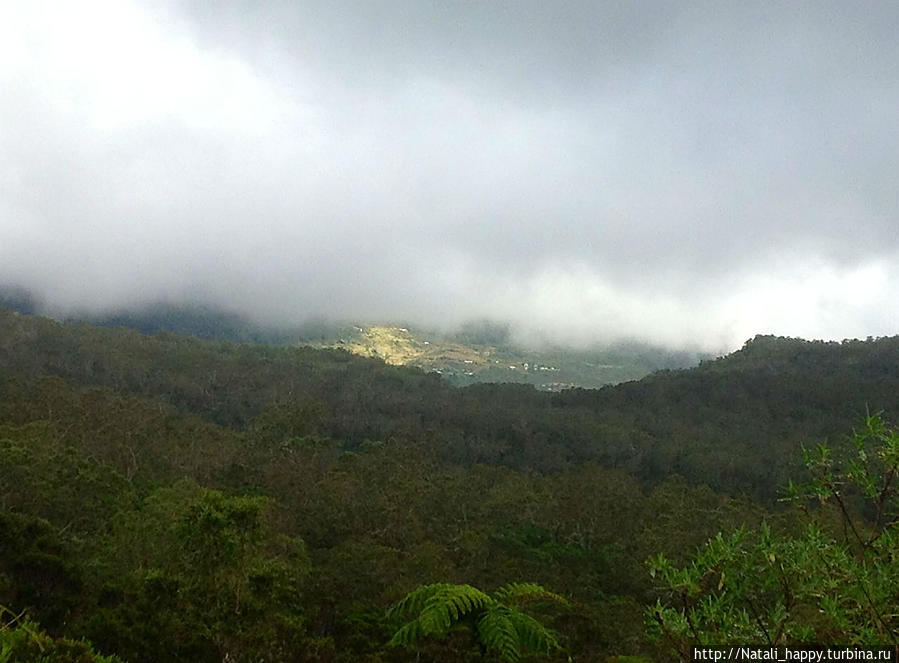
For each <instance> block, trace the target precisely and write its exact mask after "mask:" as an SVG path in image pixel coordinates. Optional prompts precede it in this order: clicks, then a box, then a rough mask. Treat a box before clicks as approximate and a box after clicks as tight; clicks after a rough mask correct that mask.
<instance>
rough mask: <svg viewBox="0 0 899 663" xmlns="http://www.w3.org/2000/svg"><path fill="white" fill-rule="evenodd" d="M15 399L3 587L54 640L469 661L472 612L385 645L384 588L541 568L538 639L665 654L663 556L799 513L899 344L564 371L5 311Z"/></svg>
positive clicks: (124, 650) (877, 393) (1, 329)
mask: <svg viewBox="0 0 899 663" xmlns="http://www.w3.org/2000/svg"><path fill="white" fill-rule="evenodd" d="M0 396H2V398H0V507H2V510H0V540H2V541H3V542H4V545H2V546H0V605H3V606H4V607H5V608H6V609H8V610H10V611H11V612H12V614H16V615H18V614H20V613H22V612H23V611H24V612H25V614H27V616H28V617H29V618H30V619H33V620H34V621H35V622H36V623H37V624H39V625H40V628H41V629H43V630H44V631H46V632H47V633H48V634H49V635H50V636H53V637H64V638H68V639H73V640H74V639H79V638H87V639H89V640H90V642H91V643H92V647H93V649H94V650H96V651H97V652H100V653H102V654H104V655H116V656H118V657H120V658H121V659H122V660H124V661H131V662H135V663H136V662H138V661H158V660H170V661H222V660H234V661H262V660H265V661H295V660H299V661H383V660H396V661H403V660H409V661H412V660H440V661H467V660H477V659H478V657H479V656H480V655H481V651H480V650H479V649H478V648H477V647H475V646H472V644H471V642H470V641H469V640H467V639H466V637H464V636H462V635H459V636H458V637H453V638H451V639H450V641H449V642H448V643H441V642H438V641H431V640H425V641H422V643H421V644H420V645H419V647H420V649H419V650H418V651H417V652H416V651H415V650H414V649H406V648H402V647H399V648H398V647H391V646H388V642H389V641H390V639H391V635H392V633H393V632H394V631H395V629H396V628H397V626H398V625H397V624H395V623H393V622H391V621H390V620H389V619H388V617H386V616H385V610H386V609H387V608H388V607H389V606H390V605H391V604H392V603H394V602H395V601H397V600H398V599H400V598H401V597H402V596H403V595H405V594H406V593H407V592H409V591H411V590H413V589H414V588H416V587H418V586H420V585H424V584H427V583H435V582H452V583H470V584H472V585H474V586H477V587H484V588H487V589H492V588H496V587H499V586H501V585H504V584H506V583H510V582H517V581H522V580H526V581H533V582H536V583H540V585H542V586H543V587H546V588H548V589H550V590H551V591H552V592H554V593H556V594H559V595H562V596H565V597H566V599H567V600H568V602H569V603H568V604H567V605H565V606H559V605H556V606H550V607H547V612H545V613H544V614H543V615H542V617H541V618H542V619H543V620H544V621H545V622H546V623H549V624H552V625H553V627H554V628H555V629H556V630H557V631H558V632H559V634H560V642H561V643H562V645H563V650H561V651H559V652H556V653H553V654H551V656H554V657H556V659H555V660H560V661H564V660H567V656H569V655H571V656H572V657H573V659H574V660H578V661H589V660H596V661H603V660H606V659H607V657H609V656H614V655H625V654H626V655H646V656H651V657H660V656H664V655H666V654H665V652H666V651H667V650H665V649H664V648H661V649H657V647H661V645H657V644H654V643H653V642H651V641H650V640H648V639H647V637H646V629H645V620H644V611H645V606H646V605H649V604H652V603H654V601H655V600H656V598H657V597H658V596H659V591H660V588H659V587H658V586H657V585H656V584H655V582H656V581H654V580H653V579H652V578H651V577H650V574H649V572H648V568H647V566H646V560H647V559H648V558H649V557H650V556H652V555H656V554H658V553H664V554H665V555H666V556H667V557H668V558H669V559H671V560H673V561H674V562H675V563H678V562H685V561H686V560H688V559H689V558H690V557H691V556H692V555H693V553H694V552H695V550H696V549H697V546H699V545H700V544H702V543H703V542H705V541H706V540H707V539H708V538H709V537H711V536H713V535H714V534H715V533H716V532H718V531H720V530H722V529H723V530H729V529H733V528H736V527H738V526H740V525H744V524H745V525H748V526H755V525H757V524H759V523H760V522H761V521H762V520H763V519H764V520H767V521H768V522H769V523H772V524H773V525H774V527H775V530H776V531H782V532H790V531H793V530H794V528H795V523H796V522H797V519H799V518H800V514H798V513H797V512H794V511H793V510H789V509H786V508H784V507H778V506H777V504H776V501H775V499H776V497H777V495H778V489H779V488H780V487H782V486H783V485H784V484H786V482H787V479H788V478H789V477H797V476H800V475H801V474H802V463H801V460H802V457H801V453H800V445H801V444H802V443H805V444H815V443H817V442H820V441H823V440H825V439H829V440H830V441H831V443H833V445H834V446H835V447H836V448H837V449H840V448H844V447H847V446H850V445H849V444H848V441H847V440H848V438H846V437H845V436H846V434H847V433H848V432H849V431H850V430H851V429H852V428H853V426H854V425H855V424H857V422H858V421H859V418H860V417H861V416H862V415H864V413H865V412H866V410H870V411H872V412H873V411H877V410H885V411H886V412H887V413H888V414H889V413H895V412H899V339H897V338H889V339H878V340H871V341H867V342H846V343H842V344H838V343H809V342H805V341H799V340H793V339H775V338H767V337H760V338H756V339H754V340H753V341H751V342H749V343H747V345H746V346H745V347H744V348H743V349H742V350H741V351H739V352H737V353H734V354H733V355H730V356H728V357H725V358H722V359H719V360H716V361H712V362H707V363H704V364H703V365H701V366H699V367H698V368H696V369H692V370H684V371H673V372H662V373H656V374H654V375H652V376H650V377H648V378H645V379H644V380H641V381H639V382H632V383H627V384H622V385H618V386H615V387H607V388H604V389H601V390H597V391H591V390H570V391H565V392H562V393H558V394H549V393H543V392H538V391H536V390H534V389H533V388H531V387H527V386H523V385H475V386H472V387H467V388H463V389H458V388H455V387H452V386H450V385H448V384H447V383H445V382H444V381H442V380H441V379H440V378H439V376H436V375H433V374H425V373H422V372H421V371H419V370H417V369H413V368H406V367H397V366H388V365H386V364H384V363H382V362H381V361H379V360H376V359H363V358H359V357H354V356H352V355H350V354H348V353H346V352H343V351H338V350H314V349H310V348H291V347H278V346H268V345H252V344H237V343H231V342H222V341H202V340H199V339H196V338H191V337H188V336H177V335H172V334H159V335H156V336H146V335H142V334H140V333H138V332H131V331H127V330H123V329H102V328H97V327H92V326H90V325H87V324H80V323H78V324H76V323H67V324H63V323H59V322H55V321H52V320H49V319H46V318H39V317H33V316H27V315H21V314H17V313H13V312H11V311H7V310H2V309H0ZM22 619H24V617H23V618H22ZM8 622H9V620H7V623H8ZM98 660H99V659H98Z"/></svg>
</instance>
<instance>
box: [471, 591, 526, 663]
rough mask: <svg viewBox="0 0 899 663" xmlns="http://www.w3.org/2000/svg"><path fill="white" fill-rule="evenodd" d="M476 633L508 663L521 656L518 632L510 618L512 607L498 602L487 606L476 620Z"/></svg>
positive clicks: (514, 661)
mask: <svg viewBox="0 0 899 663" xmlns="http://www.w3.org/2000/svg"><path fill="white" fill-rule="evenodd" d="M478 635H479V636H480V638H481V642H483V643H484V645H485V646H486V647H487V649H492V650H494V651H495V652H496V653H497V654H499V657H500V658H501V659H502V660H504V661H508V663H517V661H518V659H520V658H521V650H520V646H519V640H518V633H517V631H516V630H515V624H514V622H513V620H512V609H511V608H509V607H508V606H505V605H502V604H500V603H494V604H492V605H490V606H488V607H487V608H486V609H485V611H484V616H483V617H481V620H480V621H479V622H478Z"/></svg>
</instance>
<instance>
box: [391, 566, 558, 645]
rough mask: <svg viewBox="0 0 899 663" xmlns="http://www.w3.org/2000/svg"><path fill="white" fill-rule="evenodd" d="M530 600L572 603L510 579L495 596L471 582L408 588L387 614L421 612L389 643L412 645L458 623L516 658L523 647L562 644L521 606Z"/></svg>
mask: <svg viewBox="0 0 899 663" xmlns="http://www.w3.org/2000/svg"><path fill="white" fill-rule="evenodd" d="M528 603H555V604H559V605H567V604H568V602H567V601H566V600H565V599H564V598H562V597H561V596H559V595H558V594H554V593H552V592H549V591H547V590H546V589H544V588H543V587H541V586H540V585H537V584H534V583H512V584H509V585H505V586H503V587H500V588H499V589H497V590H496V591H495V592H494V593H493V596H490V595H488V594H485V593H484V592H482V591H481V590H479V589H477V588H475V587H472V586H471V585H454V584H449V583H436V584H432V585H425V586H423V587H419V588H418V589H416V590H414V591H412V592H410V593H409V594H407V595H406V597H405V598H403V599H402V600H401V601H399V602H398V603H397V604H395V605H394V606H393V607H392V608H390V610H388V612H387V617H388V619H391V620H401V619H406V618H408V617H410V616H412V615H415V614H416V613H417V616H416V617H415V618H414V619H412V620H411V621H409V622H407V623H406V624H405V625H403V626H402V627H401V628H400V629H399V630H397V631H396V633H394V635H393V638H392V639H391V640H390V644H393V645H411V644H413V643H415V642H417V641H418V640H420V639H422V638H424V637H426V636H446V635H447V634H448V633H449V632H450V630H451V629H452V628H454V627H456V626H464V627H467V628H468V629H470V630H471V631H472V634H473V635H475V636H476V638H477V641H478V642H479V644H480V645H481V648H482V650H483V651H493V652H496V653H497V655H498V656H499V657H500V658H501V659H502V660H504V661H512V662H514V661H518V660H519V659H520V658H521V650H522V648H525V649H528V650H530V651H531V652H533V653H535V654H548V653H550V652H551V651H553V650H555V649H559V648H560V645H559V641H558V638H557V636H556V634H555V632H554V631H552V630H550V629H548V628H546V627H545V626H543V624H541V623H540V622H539V621H537V620H536V619H535V618H533V617H532V616H530V615H528V614H526V613H525V612H523V611H522V610H521V608H522V606H524V605H525V604H528Z"/></svg>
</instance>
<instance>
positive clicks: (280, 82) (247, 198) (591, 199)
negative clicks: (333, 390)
mask: <svg viewBox="0 0 899 663" xmlns="http://www.w3.org/2000/svg"><path fill="white" fill-rule="evenodd" d="M897 34H899V3H895V2H889V1H886V2H885V1H881V0H879V1H877V2H865V1H864V0H858V1H854V2H845V1H843V0H835V1H833V2H823V1H821V2H814V1H808V2H802V1H798V0H797V1H795V2H792V1H791V2H765V1H759V2H745V0H738V1H730V0H709V1H696V2H685V1H682V0H678V1H671V2H662V1H659V0H632V1H629V2H625V1H615V0H607V1H603V2H601V1H599V0H593V1H589V2H579V1H573V0H571V1H565V0H558V1H554V2H545V0H540V1H536V0H535V1H531V0H521V1H519V2H505V1H501V0H477V1H475V0H470V1H461V0H443V1H441V2H436V1H429V0H409V1H407V2H399V1H393V0H383V1H380V2H372V1H371V0H360V1H349V0H345V1H344V0H321V1H318V0H316V1H303V0H252V1H251V0H217V1H216V2H207V1H205V0H197V1H195V2H193V1H189V0H152V1H145V2H140V1H133V0H83V1H82V2H79V3H71V2H67V1H60V2H51V1H43V0H31V1H29V2H18V1H17V0H0V90H2V93H0V284H10V285H18V286H24V287H27V288H30V289H32V290H33V291H34V292H35V293H36V294H38V295H39V297H41V298H42V299H43V300H44V301H45V302H47V304H48V305H49V306H51V307H55V308H56V309H57V310H86V311H94V312H96V311H101V310H106V309H111V308H117V307H122V306H135V305H139V304H142V303H149V302H155V301H171V302H190V301H202V302H204V303H207V304H213V305H216V306H221V307H224V308H227V309H229V310H233V311H238V312H243V313H246V314H249V315H252V316H254V317H256V318H257V319H259V320H261V321H269V322H275V323H278V324H285V323H296V322H301V321H303V320H305V319H309V318H320V317H331V318H335V319H340V320H352V321H357V322H366V321H380V322H385V321H402V322H405V323H416V324H423V325H428V326H431V327H434V326H444V327H452V326H454V325H458V324H460V323H462V322H464V321H466V320H469V319H483V318H488V319H493V320H497V321H502V322H507V323H509V324H511V325H512V328H513V329H514V330H516V332H517V333H518V334H519V336H520V337H521V338H530V339H545V340H549V341H552V342H555V343H563V344H572V345H583V344H589V343H594V342H607V341H611V340H615V339H619V338H639V339H642V340H646V341H649V342H653V343H661V344H665V345H669V346H676V347H683V346H699V347H702V348H705V349H709V350H719V349H725V350H726V349H734V348H736V347H739V346H740V345H741V344H742V343H743V342H744V341H745V340H746V339H748V338H750V337H752V336H754V335H756V334H767V333H771V334H779V335H786V336H801V337H804V338H825V339H837V340H839V339H843V338H853V337H862V338H864V337H866V336H869V335H870V336H885V335H895V334H897V333H899V297H897V295H896V293H897V292H899V184H897V174H899V122H897V116H899V39H896V35H897Z"/></svg>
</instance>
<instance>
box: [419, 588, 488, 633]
mask: <svg viewBox="0 0 899 663" xmlns="http://www.w3.org/2000/svg"><path fill="white" fill-rule="evenodd" d="M492 602H493V599H491V598H490V597H489V596H487V595H486V594H485V593H484V592H482V591H481V590H479V589H476V588H474V587H472V586H471V585H446V586H444V587H442V588H440V589H439V590H437V591H436V592H435V593H434V594H433V595H432V596H431V597H430V598H429V599H428V600H427V602H426V603H425V606H424V608H423V609H422V611H421V615H420V616H419V618H418V619H419V621H420V622H421V625H422V631H423V632H424V633H446V632H447V631H449V629H450V627H451V626H452V625H453V624H455V623H456V622H458V621H459V620H460V619H462V618H463V617H464V616H465V615H468V614H469V613H472V612H474V611H476V610H479V609H481V608H482V607H484V606H485V605H487V604H488V603H492Z"/></svg>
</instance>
